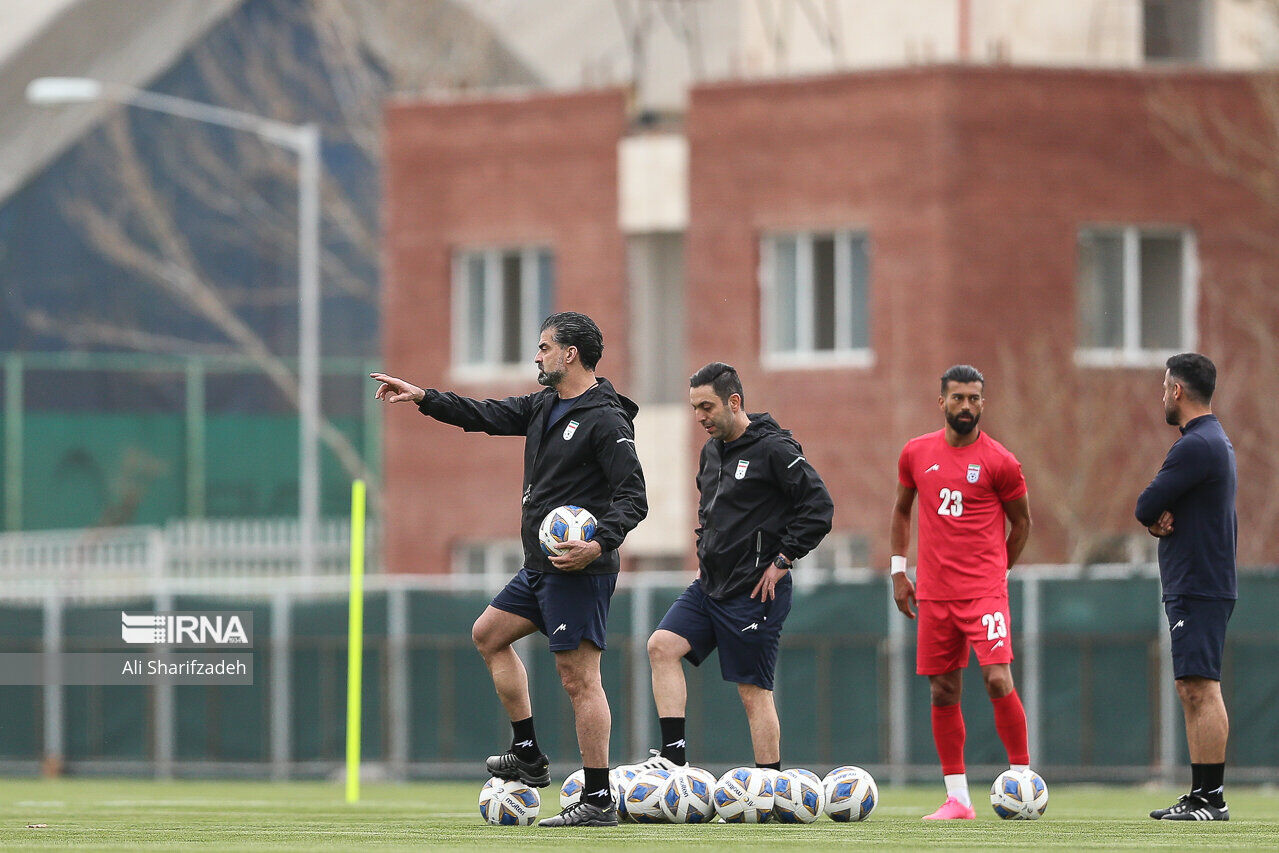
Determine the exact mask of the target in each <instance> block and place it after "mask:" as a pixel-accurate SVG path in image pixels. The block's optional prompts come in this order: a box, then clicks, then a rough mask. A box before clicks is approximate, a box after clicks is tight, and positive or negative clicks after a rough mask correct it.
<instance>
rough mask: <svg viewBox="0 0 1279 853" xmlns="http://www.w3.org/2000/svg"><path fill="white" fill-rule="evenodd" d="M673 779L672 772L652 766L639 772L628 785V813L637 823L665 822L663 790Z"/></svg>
mask: <svg viewBox="0 0 1279 853" xmlns="http://www.w3.org/2000/svg"><path fill="white" fill-rule="evenodd" d="M670 780H671V772H670V771H669V770H663V769H662V768H660V767H651V768H649V769H647V770H644V771H643V772H641V773H639V774H638V775H637V776H636V777H635V778H634V779H632V780H631V781H630V784H629V785H627V786H626V798H625V800H626V815H627V817H629V818H630V819H631V820H633V821H635V822H636V823H665V822H666V813H665V812H664V811H662V792H663V791H665V790H666V785H667V783H668V782H670Z"/></svg>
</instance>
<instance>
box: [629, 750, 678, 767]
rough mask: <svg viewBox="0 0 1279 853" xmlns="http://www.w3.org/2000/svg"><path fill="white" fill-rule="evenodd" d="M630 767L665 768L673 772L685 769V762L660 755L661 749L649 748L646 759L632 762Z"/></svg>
mask: <svg viewBox="0 0 1279 853" xmlns="http://www.w3.org/2000/svg"><path fill="white" fill-rule="evenodd" d="M631 766H632V767H634V768H636V769H638V770H641V771H643V770H667V771H671V772H674V771H676V770H687V769H688V765H687V764H676V763H675V762H674V761H671V760H670V759H669V758H667V757H666V756H664V755H662V753H661V750H657V749H650V750H649V751H648V760H647V761H641V762H639V763H638V764H632V765H631Z"/></svg>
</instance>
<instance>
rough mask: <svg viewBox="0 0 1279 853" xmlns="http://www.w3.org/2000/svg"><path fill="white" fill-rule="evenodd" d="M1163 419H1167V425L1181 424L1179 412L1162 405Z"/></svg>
mask: <svg viewBox="0 0 1279 853" xmlns="http://www.w3.org/2000/svg"><path fill="white" fill-rule="evenodd" d="M1164 420H1165V421H1167V423H1168V426H1181V413H1180V412H1178V411H1177V410H1176V409H1170V408H1168V407H1167V406H1164Z"/></svg>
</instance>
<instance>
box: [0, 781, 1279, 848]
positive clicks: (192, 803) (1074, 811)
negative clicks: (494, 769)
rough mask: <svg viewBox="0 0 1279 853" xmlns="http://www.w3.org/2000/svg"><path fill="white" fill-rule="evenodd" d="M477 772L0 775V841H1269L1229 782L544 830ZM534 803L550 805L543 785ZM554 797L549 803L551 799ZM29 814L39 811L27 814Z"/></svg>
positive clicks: (921, 791)
mask: <svg viewBox="0 0 1279 853" xmlns="http://www.w3.org/2000/svg"><path fill="white" fill-rule="evenodd" d="M479 788H480V783H479V782H478V781H476V782H475V783H474V784H459V783H421V784H406V785H391V784H379V785H367V786H365V789H364V792H363V799H362V801H361V802H360V803H359V804H357V805H353V806H348V805H346V803H345V802H344V801H343V789H342V786H341V785H338V784H332V783H318V782H317V783H306V782H290V783H270V782H185V781H184V782H153V781H139V780H131V779H128V780H125V779H109V780H97V779H95V780H83V779H67V780H58V781H41V780H34V779H31V780H23V779H5V780H0V847H3V848H5V849H72V848H74V849H77V850H131V851H132V850H172V849H176V848H178V847H188V846H196V847H199V848H201V849H205V850H356V849H374V850H425V849H448V848H452V849H461V848H469V849H476V848H481V847H489V848H493V849H507V848H511V849H524V848H528V849H543V850H557V851H568V850H610V849H617V850H621V849H627V848H630V849H636V848H639V847H642V848H643V849H645V850H648V849H672V848H697V849H702V850H737V849H743V848H749V849H772V848H782V849H796V848H805V849H836V848H840V849H847V848H848V847H850V846H862V845H866V846H871V847H876V848H879V847H883V848H895V849H928V850H939V849H948V848H953V849H961V848H963V849H994V848H1001V847H1007V848H1023V849H1024V848H1029V847H1036V848H1040V847H1052V848H1057V849H1070V850H1082V849H1093V850H1105V849H1134V848H1149V847H1160V848H1168V849H1186V848H1190V847H1205V848H1207V847H1210V848H1213V849H1272V850H1273V849H1276V848H1279V792H1275V791H1273V790H1259V789H1255V788H1252V789H1246V788H1238V787H1236V788H1232V789H1230V790H1229V792H1228V793H1229V794H1230V811H1231V814H1232V816H1233V819H1232V820H1231V821H1230V822H1229V823H1216V824H1195V823H1171V822H1155V821H1152V820H1150V819H1149V818H1147V817H1146V816H1145V814H1146V812H1147V811H1148V810H1149V809H1151V808H1153V807H1158V806H1164V805H1167V804H1168V803H1169V802H1171V801H1172V800H1173V799H1175V798H1176V793H1177V792H1173V791H1169V790H1154V789H1144V788H1134V787H1098V786H1068V785H1061V786H1057V787H1055V788H1052V789H1051V793H1052V799H1051V800H1050V802H1049V806H1048V814H1047V815H1046V816H1045V817H1044V818H1043V819H1042V820H1039V821H1036V822H1004V821H1000V820H998V819H997V818H996V817H995V816H994V813H993V812H991V811H990V809H989V807H987V806H982V807H979V808H978V812H977V814H978V819H977V820H976V821H974V822H972V823H963V824H955V823H945V824H934V823H923V822H922V821H920V819H919V818H920V815H922V814H924V813H926V812H929V811H931V810H932V809H933V808H935V807H936V806H937V804H938V802H939V801H940V786H939V785H938V786H927V787H910V788H887V787H886V788H884V789H882V790H881V799H880V806H879V808H878V809H877V810H876V811H875V813H874V814H873V815H872V816H871V818H870V819H869V820H868V821H866V822H864V823H860V824H837V823H834V822H833V821H829V820H825V819H823V820H821V821H819V822H818V823H815V824H812V825H810V826H783V825H776V824H765V825H762V826H728V825H725V824H718V825H711V826H639V825H636V824H624V825H622V826H620V827H618V828H617V829H578V830H568V829H561V830H548V829H539V828H538V827H528V828H520V829H515V828H506V827H491V826H486V825H484V824H482V823H481V822H480V818H479V813H478V811H477V809H476V797H477V796H478V793H479ZM547 793H548V796H547V797H546V798H545V800H546V802H545V803H544V806H543V811H542V814H543V816H545V815H547V814H551V813H553V812H558V807H557V806H558V800H557V793H558V792H557V789H555V788H550V789H547ZM552 804H555V805H556V808H554V809H552V808H551V806H552ZM30 824H47V826H45V827H42V828H28V825H30Z"/></svg>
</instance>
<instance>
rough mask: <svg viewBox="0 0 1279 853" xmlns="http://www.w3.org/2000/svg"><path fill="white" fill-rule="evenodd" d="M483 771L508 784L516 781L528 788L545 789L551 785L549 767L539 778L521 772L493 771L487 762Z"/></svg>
mask: <svg viewBox="0 0 1279 853" xmlns="http://www.w3.org/2000/svg"><path fill="white" fill-rule="evenodd" d="M484 769H485V770H487V771H488V772H489V775H490V776H496V777H497V778H499V779H505V780H506V781H508V782H510V781H513V780H515V779H518V780H520V781H521V782H523V783H524V784H525V785H528V786H529V787H530V788H545V787H547V786H549V785H550V784H551V768H550V767H547V768H546V772H544V773H543V774H542V775H540V776H532V775H529V774H527V773H525V772H524V771H523V770H516V771H515V772H513V773H512V772H511V771H510V770H494V769H493V768H492V767H490V766H489V764H488V762H485V763H484Z"/></svg>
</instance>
